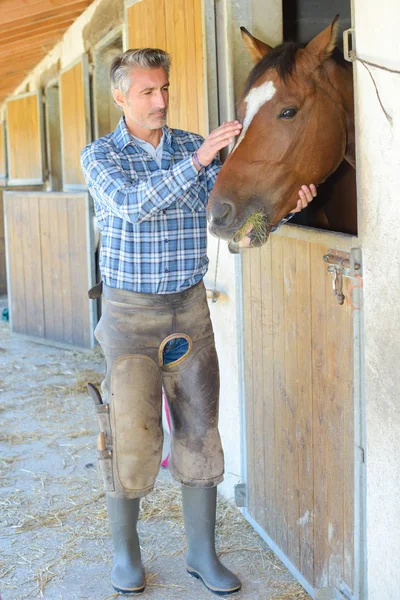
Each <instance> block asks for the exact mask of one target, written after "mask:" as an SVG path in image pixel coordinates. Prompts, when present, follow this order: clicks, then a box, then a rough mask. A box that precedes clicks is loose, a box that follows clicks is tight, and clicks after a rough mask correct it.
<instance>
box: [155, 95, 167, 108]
mask: <svg viewBox="0 0 400 600" xmlns="http://www.w3.org/2000/svg"><path fill="white" fill-rule="evenodd" d="M155 105H156V106H159V107H160V108H166V106H167V100H166V98H165V97H164V94H163V92H161V91H160V92H159V93H158V94H157V95H156V97H155Z"/></svg>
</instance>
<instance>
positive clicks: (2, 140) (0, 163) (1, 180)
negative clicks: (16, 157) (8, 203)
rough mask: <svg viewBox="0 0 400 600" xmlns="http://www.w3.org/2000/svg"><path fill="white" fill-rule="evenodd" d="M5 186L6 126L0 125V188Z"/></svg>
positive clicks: (3, 123)
mask: <svg viewBox="0 0 400 600" xmlns="http://www.w3.org/2000/svg"><path fill="white" fill-rule="evenodd" d="M6 184H7V158H6V124H5V122H4V121H3V122H2V123H0V187H4V186H5V185H6Z"/></svg>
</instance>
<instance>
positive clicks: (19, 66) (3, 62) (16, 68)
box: [0, 49, 46, 85]
mask: <svg viewBox="0 0 400 600" xmlns="http://www.w3.org/2000/svg"><path fill="white" fill-rule="evenodd" d="M44 56H46V54H45V53H44V51H43V50H42V49H39V50H36V51H35V52H32V54H31V55H30V56H29V61H27V59H26V54H17V55H16V56H14V57H13V59H12V60H10V58H9V57H8V58H3V57H2V58H1V59H0V72H1V74H2V75H1V77H0V85H1V78H2V77H4V76H5V75H9V74H10V73H13V74H15V75H16V74H17V73H19V72H21V71H24V72H25V71H26V70H28V72H29V71H32V69H33V68H34V67H35V66H36V65H37V64H38V62H39V61H40V60H41V59H42V58H43V57H44Z"/></svg>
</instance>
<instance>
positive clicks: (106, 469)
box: [97, 450, 115, 492]
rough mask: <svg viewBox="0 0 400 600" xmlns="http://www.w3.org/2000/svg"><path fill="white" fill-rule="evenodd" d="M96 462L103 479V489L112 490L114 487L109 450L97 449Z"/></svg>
mask: <svg viewBox="0 0 400 600" xmlns="http://www.w3.org/2000/svg"><path fill="white" fill-rule="evenodd" d="M97 464H98V467H99V472H100V476H101V478H102V480H103V485H104V491H106V492H113V491H114V489H115V488H114V478H113V466H112V452H111V450H97Z"/></svg>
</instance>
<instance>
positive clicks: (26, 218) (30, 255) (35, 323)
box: [21, 195, 44, 337]
mask: <svg viewBox="0 0 400 600" xmlns="http://www.w3.org/2000/svg"><path fill="white" fill-rule="evenodd" d="M22 228H23V231H22V236H21V251H22V255H23V276H24V281H25V312H26V333H27V334H28V335H32V336H38V337H43V335H44V315H43V287H42V257H41V247H40V224H39V200H38V198H37V197H36V196H34V195H29V197H26V198H25V199H24V204H23V206H22Z"/></svg>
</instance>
